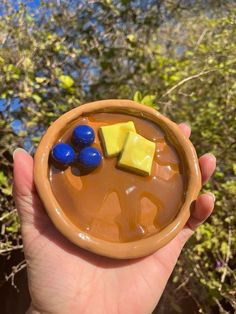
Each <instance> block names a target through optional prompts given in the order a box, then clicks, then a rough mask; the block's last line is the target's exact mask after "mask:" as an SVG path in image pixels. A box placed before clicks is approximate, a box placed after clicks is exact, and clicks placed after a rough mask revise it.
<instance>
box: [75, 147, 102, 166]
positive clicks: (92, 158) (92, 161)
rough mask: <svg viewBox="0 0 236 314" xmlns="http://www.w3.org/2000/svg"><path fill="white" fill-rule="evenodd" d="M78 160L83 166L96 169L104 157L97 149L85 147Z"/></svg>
mask: <svg viewBox="0 0 236 314" xmlns="http://www.w3.org/2000/svg"><path fill="white" fill-rule="evenodd" d="M78 159H79V162H80V163H81V164H82V165H83V166H85V167H88V168H95V167H97V166H98V165H99V164H100V163H101V161H102V155H101V153H100V152H99V150H97V149H96V148H95V147H85V148H83V149H82V150H81V151H80V153H79V156H78Z"/></svg>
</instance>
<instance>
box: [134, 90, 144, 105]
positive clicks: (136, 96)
mask: <svg viewBox="0 0 236 314" xmlns="http://www.w3.org/2000/svg"><path fill="white" fill-rule="evenodd" d="M133 99H134V101H136V102H139V103H141V102H142V94H141V92H139V91H137V92H135V94H134V97H133Z"/></svg>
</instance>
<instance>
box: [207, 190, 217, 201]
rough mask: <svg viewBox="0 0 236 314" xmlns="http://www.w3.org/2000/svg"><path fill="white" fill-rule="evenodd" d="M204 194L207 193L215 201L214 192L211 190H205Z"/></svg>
mask: <svg viewBox="0 0 236 314" xmlns="http://www.w3.org/2000/svg"><path fill="white" fill-rule="evenodd" d="M206 194H207V195H209V196H210V197H211V198H212V199H213V202H215V200H216V197H215V194H213V193H211V192H207V193H206Z"/></svg>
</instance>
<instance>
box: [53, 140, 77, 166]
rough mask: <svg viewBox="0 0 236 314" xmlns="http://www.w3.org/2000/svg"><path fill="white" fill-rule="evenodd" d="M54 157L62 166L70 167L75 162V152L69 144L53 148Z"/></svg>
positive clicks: (61, 144)
mask: <svg viewBox="0 0 236 314" xmlns="http://www.w3.org/2000/svg"><path fill="white" fill-rule="evenodd" d="M52 157H53V158H54V159H55V160H56V161H57V162H59V163H60V164H63V165H69V164H70V163H72V162H73V161H74V160H75V151H74V149H73V148H72V147H71V146H70V145H69V144H65V143H59V144H56V145H55V146H54V147H53V148H52Z"/></svg>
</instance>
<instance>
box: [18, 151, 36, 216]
mask: <svg viewBox="0 0 236 314" xmlns="http://www.w3.org/2000/svg"><path fill="white" fill-rule="evenodd" d="M13 160H14V170H13V174H14V182H13V195H14V199H15V203H16V207H17V210H18V213H19V215H20V218H21V219H23V220H24V219H26V220H28V219H29V218H30V216H32V207H33V194H35V192H36V191H35V186H34V181H33V158H32V157H31V156H30V155H29V154H28V153H27V152H26V151H25V150H23V149H22V148H18V149H16V150H15V151H14V153H13Z"/></svg>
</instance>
